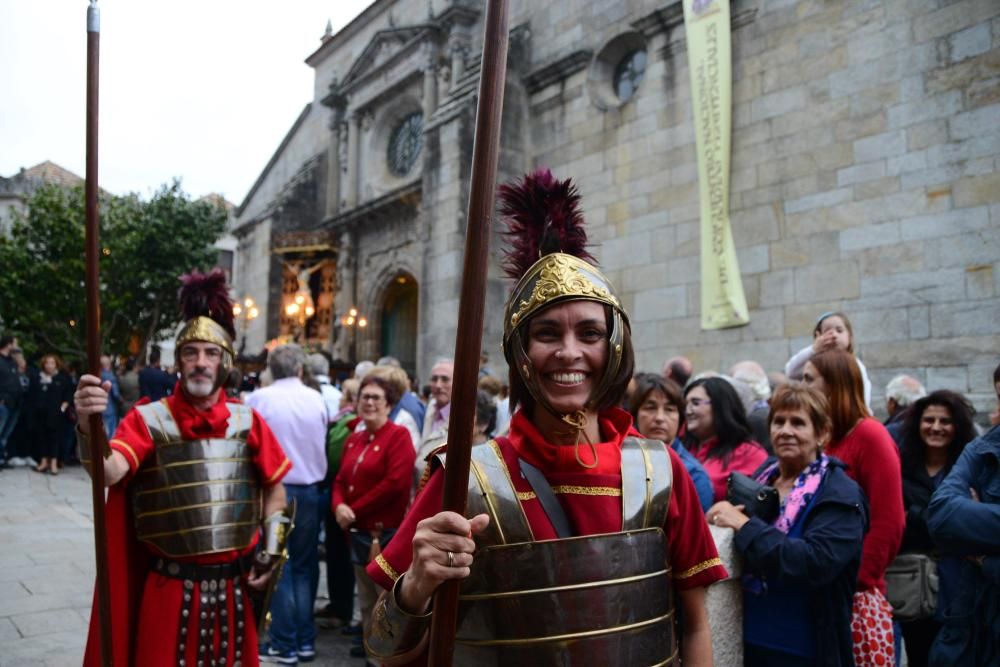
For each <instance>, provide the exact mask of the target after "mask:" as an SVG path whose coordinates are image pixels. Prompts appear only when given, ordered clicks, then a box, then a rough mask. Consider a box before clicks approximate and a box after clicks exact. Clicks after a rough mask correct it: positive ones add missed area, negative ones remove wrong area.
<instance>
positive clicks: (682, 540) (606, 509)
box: [368, 408, 727, 590]
mask: <svg viewBox="0 0 1000 667" xmlns="http://www.w3.org/2000/svg"><path fill="white" fill-rule="evenodd" d="M600 431H601V434H602V436H603V437H605V438H607V440H606V441H604V442H600V443H597V444H596V450H597V466H596V467H594V468H589V469H588V468H583V467H581V466H580V464H579V463H577V461H576V455H575V453H574V448H573V447H568V446H565V445H552V444H549V443H547V442H545V440H544V439H543V437H542V435H541V434H540V433H539V432H538V429H536V428H535V426H534V424H532V423H531V422H530V421H529V420H528V418H527V417H525V416H524V414H523V413H521V412H517V413H515V414H514V417H513V418H512V419H511V426H510V435H509V437H508V438H499V439H498V440H497V444H498V445H499V446H500V451H501V453H502V454H503V457H504V462H505V463H506V465H507V468H508V469H509V470H518V469H519V465H518V458H523V459H524V460H526V461H527V462H528V463H531V464H532V465H534V466H535V467H537V468H538V469H539V470H542V471H543V472H544V473H545V478H546V480H547V481H548V482H549V484H550V485H551V486H552V490H553V491H554V492H555V494H556V497H557V498H558V499H559V502H560V504H561V505H562V507H563V509H564V510H565V512H566V518H567V519H568V520H569V523H570V526H571V527H572V529H573V534H574V535H596V534H601V533H614V532H618V531H620V530H621V529H622V497H621V488H622V480H621V446H622V441H623V440H624V439H625V437H626V436H627V435H634V436H638V435H639V434H638V433H637V432H636V431H635V430H634V429H632V416H631V415H630V414H628V413H627V412H625V411H624V410H620V409H618V408H612V409H611V410H608V411H606V412H604V413H602V414H601V416H600ZM639 437H641V436H639ZM667 451H668V452H669V454H670V463H671V468H672V470H673V491H672V494H671V500H670V505H669V508H668V511H667V522H666V525H665V526H664V530H665V532H666V534H667V538H668V541H669V550H670V563H671V567H672V568H673V578H674V586H675V587H676V588H677V589H678V590H688V589H691V588H695V587H698V586H707V585H708V584H711V583H713V582H716V581H720V580H722V579H725V578H726V576H727V574H726V570H725V568H724V567H723V566H722V561H720V560H719V555H718V552H717V551H716V549H715V542H714V541H713V540H712V534H711V532H710V531H709V528H708V524H707V523H706V521H705V516H704V514H703V513H702V511H701V505H700V504H699V502H698V494H697V492H696V491H695V488H694V483H693V482H692V481H691V477H690V476H689V475H688V473H687V471H686V470H685V469H684V464H683V463H681V460H680V458H679V457H678V456H677V454H675V453H674V452H673V451H672V450H670V448H669V447H668V448H667ZM580 456H581V458H582V459H583V460H584V461H585V462H586V463H588V464H589V463H590V462H591V461H590V448H589V447H588V446H586V445H582V446H581V447H580ZM511 479H512V480H513V482H514V487H515V489H516V490H517V492H518V498H519V499H521V506H522V507H523V508H524V513H525V515H526V516H527V518H528V523H529V525H530V527H531V531H532V534H533V535H534V538H535V539H536V540H550V539H556V537H557V535H556V531H555V529H554V528H553V527H552V524H551V522H550V521H549V519H548V517H547V515H546V514H545V511H544V510H543V509H542V505H541V503H540V502H539V501H538V498H537V497H536V496H535V494H534V492H533V491H532V490H531V485H530V484H528V482H527V481H526V480H525V479H523V478H522V477H521V475H511ZM443 482H444V475H442V474H441V473H440V470H438V471H435V473H434V474H433V475H431V478H430V480H429V481H428V483H427V486H426V487H425V488H424V490H423V491H421V492H420V494H418V496H417V498H416V499H415V500H414V504H413V507H412V508H411V509H410V512H409V513H408V514H407V515H406V518H405V519H404V520H403V524H402V526H400V529H399V532H397V533H396V537H395V539H393V541H392V542H390V543H389V545H388V546H387V547H386V549H385V551H383V552H382V554H381V555H380V556H379V557H378V558H376V559H375V560H374V561H372V563H371V564H369V565H368V574H369V575H370V576H371V578H372V579H373V580H374V581H375V583H377V584H378V585H379V586H382V587H383V588H390V587H391V586H392V584H393V582H394V581H395V580H396V579H398V578H399V576H400V574H402V573H403V572H405V571H406V570H407V568H409V566H410V560H411V558H412V555H413V553H412V549H411V542H412V539H413V534H414V532H415V531H416V525H417V523H418V522H419V521H421V520H423V519H425V518H427V517H430V516H433V515H434V514H436V513H438V512H439V511H440V510H441V494H442V490H443Z"/></svg>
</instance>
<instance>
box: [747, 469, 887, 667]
mask: <svg viewBox="0 0 1000 667" xmlns="http://www.w3.org/2000/svg"><path fill="white" fill-rule="evenodd" d="M771 461H774V459H773V458H772V459H769V461H768V462H771ZM768 462H765V464H764V465H767V463H768ZM844 468H845V466H844V464H843V463H841V462H840V461H838V460H837V459H834V458H831V459H830V466H829V467H828V468H827V473H826V478H825V479H824V480H823V483H822V484H821V485H820V487H819V490H818V491H817V492H816V495H815V496H814V497H813V500H812V502H811V504H810V506H809V508H808V509H807V511H806V514H805V516H804V517H799V518H798V520H797V521H796V523H797V524H799V523H801V522H804V523H803V524H802V526H803V528H802V537H801V538H793V537H789V536H788V535H785V534H784V533H782V532H781V531H780V530H778V529H777V528H775V527H774V526H772V525H770V524H766V523H764V522H763V521H762V520H761V519H759V518H757V517H752V518H751V519H750V521H749V522H748V523H746V524H745V525H744V526H743V527H742V528H741V529H740V530H738V531H736V537H735V540H734V544H735V545H736V548H737V549H739V551H740V553H742V554H743V556H744V558H745V559H746V565H747V569H748V570H751V571H753V572H756V573H758V574H761V575H764V576H765V577H767V578H768V579H780V580H781V581H782V582H783V583H784V584H786V585H787V586H795V587H800V588H801V591H802V594H803V595H805V596H807V597H808V605H809V609H810V610H811V612H812V620H813V622H814V624H815V628H816V638H815V639H816V660H817V663H816V664H817V665H831V666H837V667H841V666H843V667H852V666H853V665H854V655H853V646H854V645H853V641H852V638H851V614H852V610H853V601H854V590H855V588H856V586H857V578H858V568H859V567H860V565H861V545H862V543H863V542H864V536H865V533H866V532H867V531H868V502H867V500H866V499H865V496H864V493H863V492H862V491H861V487H859V486H858V485H857V484H856V483H855V482H854V481H853V480H851V478H850V477H848V476H847V473H845V472H844ZM781 613H782V609H775V610H774V614H775V616H778V615H780V614H781Z"/></svg>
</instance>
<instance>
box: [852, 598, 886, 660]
mask: <svg viewBox="0 0 1000 667" xmlns="http://www.w3.org/2000/svg"><path fill="white" fill-rule="evenodd" d="M851 639H852V640H853V642H854V664H855V667H890V666H891V665H894V664H895V663H896V645H895V635H894V628H893V627H892V605H891V604H889V601H888V600H886V599H885V596H884V595H882V591H880V590H879V589H877V588H872V589H870V590H866V591H855V593H854V601H853V609H852V612H851Z"/></svg>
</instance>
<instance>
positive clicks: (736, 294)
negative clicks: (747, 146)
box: [684, 0, 750, 329]
mask: <svg viewBox="0 0 1000 667" xmlns="http://www.w3.org/2000/svg"><path fill="white" fill-rule="evenodd" d="M684 29H685V32H686V35H687V53H688V64H689V69H690V73H691V101H692V103H693V105H694V131H695V146H696V148H697V151H698V192H699V198H700V201H701V328H702V329H726V328H728V327H738V326H742V325H744V324H747V323H748V322H749V321H750V313H749V311H748V310H747V300H746V297H745V296H744V294H743V281H742V279H741V278H740V266H739V261H738V260H737V258H736V248H735V246H734V245H733V233H732V230H731V229H730V227H729V158H730V155H729V153H730V144H731V140H732V125H733V119H732V93H733V73H732V52H731V46H730V23H729V0H684Z"/></svg>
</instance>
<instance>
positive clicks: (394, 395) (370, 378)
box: [358, 369, 399, 408]
mask: <svg viewBox="0 0 1000 667" xmlns="http://www.w3.org/2000/svg"><path fill="white" fill-rule="evenodd" d="M372 370H375V369H372ZM370 384H373V385H375V386H376V387H381V388H382V391H384V392H385V402H386V403H388V404H389V407H390V408H391V407H393V406H394V405H396V403H398V402H399V390H398V389H397V388H396V383H395V382H391V381H389V380H388V379H387V378H385V377H383V376H381V375H379V374H376V373H372V372H370V371H369V373H368V375H366V376H364V378H362V379H361V387H360V388H359V389H358V395H359V396H360V395H361V394H362V393H364V391H365V387H367V386H368V385H370Z"/></svg>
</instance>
